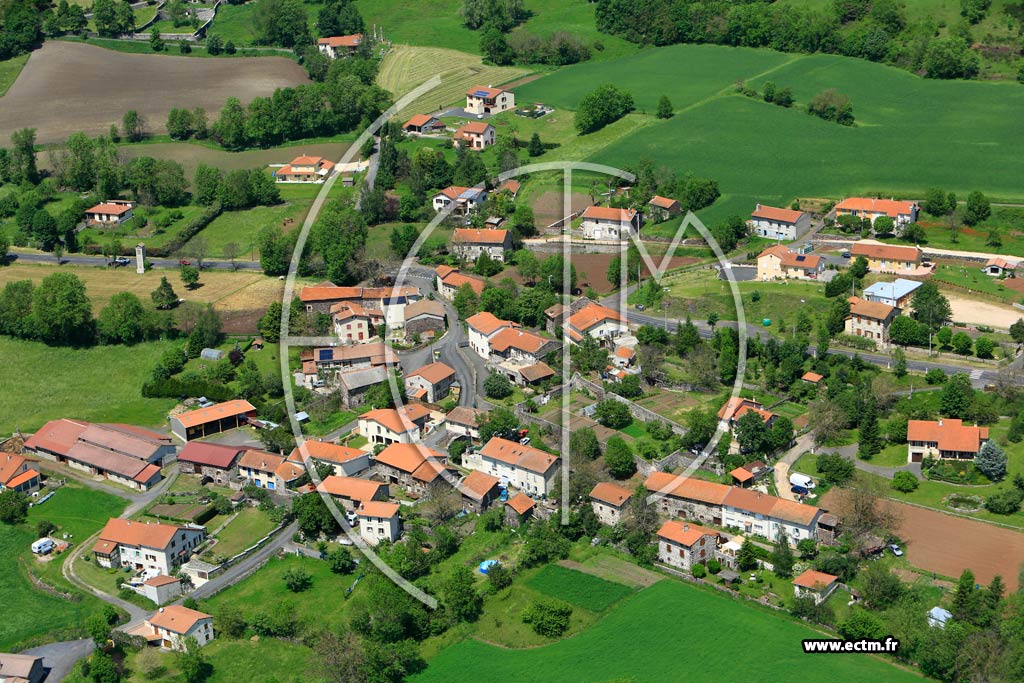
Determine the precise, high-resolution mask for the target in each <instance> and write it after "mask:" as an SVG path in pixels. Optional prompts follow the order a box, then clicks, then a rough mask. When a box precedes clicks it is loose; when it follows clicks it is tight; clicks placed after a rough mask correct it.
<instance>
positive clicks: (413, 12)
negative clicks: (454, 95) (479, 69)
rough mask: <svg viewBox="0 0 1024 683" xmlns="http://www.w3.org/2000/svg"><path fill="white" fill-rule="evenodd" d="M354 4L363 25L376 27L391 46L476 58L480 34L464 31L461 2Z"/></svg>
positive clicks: (368, 0)
mask: <svg viewBox="0 0 1024 683" xmlns="http://www.w3.org/2000/svg"><path fill="white" fill-rule="evenodd" d="M355 4H356V7H358V8H359V13H360V14H362V15H363V21H365V22H366V25H367V26H372V25H376V26H377V27H378V28H379V29H381V30H383V31H384V37H385V38H386V39H387V40H390V41H391V42H392V43H396V44H405V45H421V46H424V47H435V46H444V47H446V48H450V49H452V50H461V51H462V52H470V53H473V54H480V34H479V33H478V32H476V31H470V30H469V29H468V28H466V27H465V26H464V25H463V23H462V18H461V17H460V16H459V9H460V8H461V7H462V2H461V0H432V2H419V3H416V2H414V3H406V2H402V1H401V0H357V2H356V3H355Z"/></svg>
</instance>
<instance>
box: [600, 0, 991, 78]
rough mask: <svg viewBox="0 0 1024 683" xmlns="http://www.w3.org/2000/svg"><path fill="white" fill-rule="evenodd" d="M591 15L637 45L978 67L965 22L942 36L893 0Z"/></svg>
mask: <svg viewBox="0 0 1024 683" xmlns="http://www.w3.org/2000/svg"><path fill="white" fill-rule="evenodd" d="M595 17H596V23H597V28H598V30H599V31H602V32H604V33H609V34H612V35H617V36H620V37H622V38H624V39H626V40H629V41H632V42H636V43H641V44H649V45H671V44H674V43H712V44H717V45H733V46H743V47H769V48H772V49H775V50H779V51H781V52H800V53H815V52H824V53H830V54H840V55H846V56H849V57H860V58H863V59H867V60H870V61H875V62H883V63H886V64H892V65H894V66H898V67H901V68H904V69H908V70H911V71H923V72H924V73H925V76H926V77H928V78H973V77H975V76H977V74H978V71H979V58H978V55H977V53H976V52H974V51H973V50H972V49H971V44H972V43H973V41H974V39H973V37H972V35H971V29H970V24H969V23H968V22H966V21H964V22H962V23H961V24H958V25H956V26H954V27H953V29H952V30H951V31H950V33H949V35H947V36H942V37H940V36H939V35H938V33H939V32H938V30H937V28H938V27H937V26H936V25H935V23H934V21H933V20H931V19H924V20H920V21H917V22H911V21H909V20H908V18H907V13H906V8H905V7H904V5H903V4H902V3H900V2H898V1H897V0H873V1H869V0H835V1H834V2H832V3H831V5H830V6H826V7H824V8H822V9H816V8H799V7H791V6H788V5H787V6H779V5H775V4H772V3H766V2H752V3H739V4H737V3H728V2H720V1H715V0H711V1H701V0H697V1H694V0H653V1H650V0H600V1H599V2H598V4H597V9H596V12H595Z"/></svg>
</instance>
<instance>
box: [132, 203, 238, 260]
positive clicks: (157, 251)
mask: <svg viewBox="0 0 1024 683" xmlns="http://www.w3.org/2000/svg"><path fill="white" fill-rule="evenodd" d="M222 211H223V209H222V208H221V205H220V202H216V203H214V204H211V205H210V206H208V207H207V208H206V209H205V210H204V211H203V212H202V213H201V214H199V215H198V216H196V217H195V218H193V219H192V220H191V221H189V223H188V225H186V226H185V227H184V228H182V229H181V231H180V232H179V233H178V234H177V235H175V236H174V238H173V239H171V240H170V241H169V242H168V243H167V244H165V245H164V246H162V247H153V248H151V249H147V250H146V251H147V252H148V253H149V255H150V256H156V257H161V258H166V257H168V256H170V255H171V254H174V253H176V252H177V251H178V250H179V249H181V248H182V247H183V246H185V243H187V242H188V241H189V240H190V239H192V238H193V237H195V236H196V235H197V234H199V232H200V231H201V230H202V229H203V228H205V227H206V226H207V225H209V224H210V223H212V222H213V219H214V218H216V217H217V216H219V215H220V214H221V212H222Z"/></svg>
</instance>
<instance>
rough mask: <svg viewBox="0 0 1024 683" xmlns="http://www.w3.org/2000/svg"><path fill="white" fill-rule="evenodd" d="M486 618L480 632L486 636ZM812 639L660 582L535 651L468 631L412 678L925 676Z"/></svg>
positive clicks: (753, 612)
mask: <svg viewBox="0 0 1024 683" xmlns="http://www.w3.org/2000/svg"><path fill="white" fill-rule="evenodd" d="M574 615H575V611H574ZM657 615H663V617H662V618H658V616H657ZM486 618H487V617H486V616H485V617H484V618H483V619H481V621H480V623H479V626H478V628H477V630H476V632H477V633H478V634H479V635H480V637H481V638H482V637H483V634H482V632H483V630H484V625H485V620H486ZM510 621H511V619H510ZM709 624H714V628H713V629H710V628H709V626H708V625H709ZM511 625H512V624H511V623H510V624H509V626H511ZM723 633H732V634H741V633H742V634H743V647H741V648H737V647H736V646H735V642H734V641H733V640H732V639H728V638H727V639H722V638H721V637H720V634H723ZM811 637H815V632H814V631H812V630H811V629H810V628H808V627H807V626H804V625H803V624H800V623H797V622H794V621H792V620H791V619H789V618H786V617H783V616H781V615H778V614H775V613H771V612H768V611H766V610H762V609H759V608H756V607H755V606H753V605H750V604H744V603H740V602H738V601H735V600H730V599H729V598H727V597H725V596H722V595H717V594H711V593H709V592H707V591H703V590H701V589H699V588H696V587H694V586H690V585H687V584H684V583H680V582H676V581H661V582H659V583H656V584H654V585H653V586H651V587H650V588H646V589H644V590H642V591H640V592H639V593H637V594H636V595H634V596H632V597H629V598H627V599H625V600H624V601H622V602H621V603H620V604H619V606H618V607H616V608H615V609H613V610H612V611H611V612H610V613H609V614H608V615H607V616H605V617H604V618H603V619H601V620H600V621H599V622H597V623H596V624H594V625H593V626H591V627H589V628H587V629H586V630H585V631H583V632H582V633H580V634H579V635H577V636H576V637H574V638H566V639H563V640H561V641H559V642H557V643H554V644H552V645H550V646H548V647H544V648H534V649H527V650H509V649H502V648H497V647H494V646H491V645H488V644H486V643H484V642H481V641H480V640H478V639H475V638H467V639H465V640H463V641H462V642H460V643H458V644H456V645H454V646H452V647H450V648H447V649H446V650H444V651H442V652H441V653H440V654H439V655H437V656H436V657H434V658H432V659H431V660H430V662H429V666H428V668H427V670H426V671H425V672H424V673H422V674H420V675H418V676H415V677H413V678H411V679H410V681H416V682H418V683H422V682H424V681H452V680H474V679H477V678H480V677H484V676H486V677H488V678H491V679H494V680H506V679H507V680H514V681H517V682H521V683H531V682H538V683H539V682H541V681H545V682H546V681H552V680H566V681H568V680H588V681H597V680H601V681H614V680H622V681H627V680H628V681H634V682H636V683H643V682H645V681H652V682H660V681H669V680H684V679H685V680H688V681H720V680H723V679H724V680H748V679H756V678H758V677H763V676H764V672H765V663H766V662H768V661H770V662H771V670H772V674H771V679H772V680H773V681H780V682H782V683H785V682H787V681H793V682H796V681H807V680H826V679H827V680H830V681H836V682H839V681H863V680H866V679H870V678H878V679H880V680H886V681H912V680H914V681H916V680H920V679H919V677H918V676H917V675H916V674H913V673H910V672H907V671H903V670H901V669H897V668H895V667H893V666H891V665H889V664H888V663H886V662H884V661H882V660H880V659H876V658H872V657H864V656H860V655H838V656H833V657H830V658H829V659H828V661H827V662H826V661H825V660H823V659H816V658H808V657H805V656H804V654H803V652H802V649H801V647H800V642H799V641H800V640H801V639H803V638H811ZM627 643H635V644H637V645H639V644H642V643H677V644H682V643H685V647H686V648H687V649H699V651H700V653H701V656H700V657H680V656H679V650H678V649H675V648H672V647H642V646H636V647H629V646H625V645H626V644H627Z"/></svg>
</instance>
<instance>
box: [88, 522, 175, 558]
mask: <svg viewBox="0 0 1024 683" xmlns="http://www.w3.org/2000/svg"><path fill="white" fill-rule="evenodd" d="M181 528H182V527H179V526H174V525H172V524H158V523H156V522H133V521H132V520H130V519H121V518H119V517H112V518H111V519H110V520H109V521H108V522H107V524H106V526H104V527H103V529H102V530H101V531H100V535H99V538H100V541H101V542H102V541H107V542H108V543H110V544H113V545H130V546H144V547H146V548H156V549H158V550H166V549H167V546H169V545H170V544H171V540H172V539H173V538H174V535H175V534H176V533H178V531H179V530H181Z"/></svg>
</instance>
